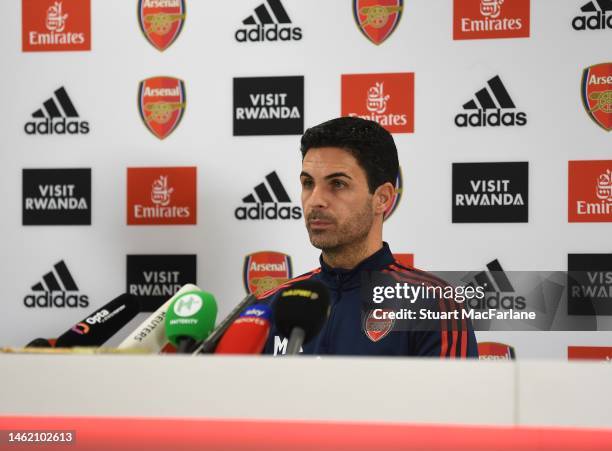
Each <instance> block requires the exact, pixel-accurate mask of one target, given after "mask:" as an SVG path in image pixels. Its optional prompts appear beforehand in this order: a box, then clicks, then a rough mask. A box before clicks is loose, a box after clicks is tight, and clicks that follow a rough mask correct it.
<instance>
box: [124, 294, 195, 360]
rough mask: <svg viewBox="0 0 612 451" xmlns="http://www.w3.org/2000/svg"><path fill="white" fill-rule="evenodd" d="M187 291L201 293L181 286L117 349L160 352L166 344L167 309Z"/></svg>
mask: <svg viewBox="0 0 612 451" xmlns="http://www.w3.org/2000/svg"><path fill="white" fill-rule="evenodd" d="M189 291H201V290H200V289H199V288H198V287H197V286H195V285H193V284H190V283H188V284H186V285H183V286H182V287H181V288H180V289H179V290H178V291H177V292H176V293H175V294H174V296H172V297H171V298H170V299H168V300H167V301H166V302H164V304H163V305H162V306H161V307H160V308H158V309H157V310H156V311H155V312H153V314H152V315H151V316H149V317H148V318H147V319H146V320H144V321H143V322H142V323H141V324H140V325H139V326H138V327H137V328H136V329H134V331H133V332H132V333H131V334H130V335H129V336H128V337H126V338H125V340H123V341H122V342H121V343H119V346H117V349H133V350H136V349H138V350H141V351H148V352H151V353H154V354H155V353H158V352H160V351H161V350H162V349H163V348H164V346H166V345H167V344H168V339H167V338H166V330H165V329H164V320H165V318H166V312H167V311H168V307H170V304H172V303H173V302H174V301H175V299H176V298H177V297H179V296H180V295H182V294H184V293H187V292H189Z"/></svg>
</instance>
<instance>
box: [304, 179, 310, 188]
mask: <svg viewBox="0 0 612 451" xmlns="http://www.w3.org/2000/svg"><path fill="white" fill-rule="evenodd" d="M302 187H304V188H311V187H312V180H302Z"/></svg>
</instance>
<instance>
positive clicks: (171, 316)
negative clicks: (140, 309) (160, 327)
mask: <svg viewBox="0 0 612 451" xmlns="http://www.w3.org/2000/svg"><path fill="white" fill-rule="evenodd" d="M216 320H217V301H215V297H214V296H213V295H212V294H210V293H207V292H206V291H202V290H196V291H189V292H187V293H183V294H182V295H180V296H179V297H177V298H176V299H175V300H174V302H173V303H172V304H171V305H170V307H169V308H168V312H167V314H166V328H165V329H166V337H167V338H168V340H169V341H170V343H172V344H173V345H175V346H176V347H177V348H178V352H187V351H188V350H189V348H190V347H192V346H193V345H194V344H195V343H196V342H197V341H202V340H204V339H205V338H206V337H207V336H208V335H209V334H210V332H211V331H212V330H213V328H214V327H215V321H216Z"/></svg>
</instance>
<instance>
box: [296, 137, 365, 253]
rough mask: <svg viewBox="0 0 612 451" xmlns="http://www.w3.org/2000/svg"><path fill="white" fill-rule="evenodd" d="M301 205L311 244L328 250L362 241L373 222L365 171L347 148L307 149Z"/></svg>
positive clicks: (302, 180) (301, 178) (302, 179)
mask: <svg viewBox="0 0 612 451" xmlns="http://www.w3.org/2000/svg"><path fill="white" fill-rule="evenodd" d="M300 181H301V183H302V208H303V209H304V218H305V220H306V229H307V230H308V235H309V237H310V242H311V243H312V245H313V246H314V247H316V248H318V249H322V250H328V249H329V250H332V249H335V248H338V247H341V246H344V245H350V244H352V243H355V242H359V241H361V240H364V239H365V238H366V237H367V235H368V233H369V231H370V229H371V228H372V224H373V222H374V207H373V200H372V199H373V196H372V195H371V194H370V192H369V190H368V182H367V178H366V173H365V171H364V170H363V169H362V168H361V167H360V166H359V164H358V163H357V160H356V159H355V157H353V156H352V155H351V154H350V153H349V152H348V151H346V150H344V149H340V148H337V147H321V148H313V149H310V150H309V151H308V152H307V153H306V156H305V157H304V160H303V161H302V173H301V175H300Z"/></svg>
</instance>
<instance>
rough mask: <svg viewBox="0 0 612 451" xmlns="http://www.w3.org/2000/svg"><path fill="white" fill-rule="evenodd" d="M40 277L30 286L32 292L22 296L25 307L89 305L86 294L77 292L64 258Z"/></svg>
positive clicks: (83, 306)
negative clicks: (40, 279) (38, 280)
mask: <svg viewBox="0 0 612 451" xmlns="http://www.w3.org/2000/svg"><path fill="white" fill-rule="evenodd" d="M42 279H43V280H42V281H41V282H38V283H36V284H34V285H33V286H32V287H31V290H32V291H33V293H32V294H28V295H26V296H25V297H24V299H23V303H24V305H25V306H26V307H28V308H35V307H57V308H64V307H69V308H76V307H82V308H85V307H89V298H88V296H87V295H80V294H79V293H78V291H79V287H78V286H77V284H76V282H75V281H74V278H73V277H72V274H70V271H69V270H68V267H67V266H66V263H64V260H61V261H59V262H57V263H56V264H55V265H53V270H51V271H49V272H48V273H47V274H45V275H44V276H43V277H42ZM68 292H72V293H74V294H72V293H71V294H69V293H68Z"/></svg>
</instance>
